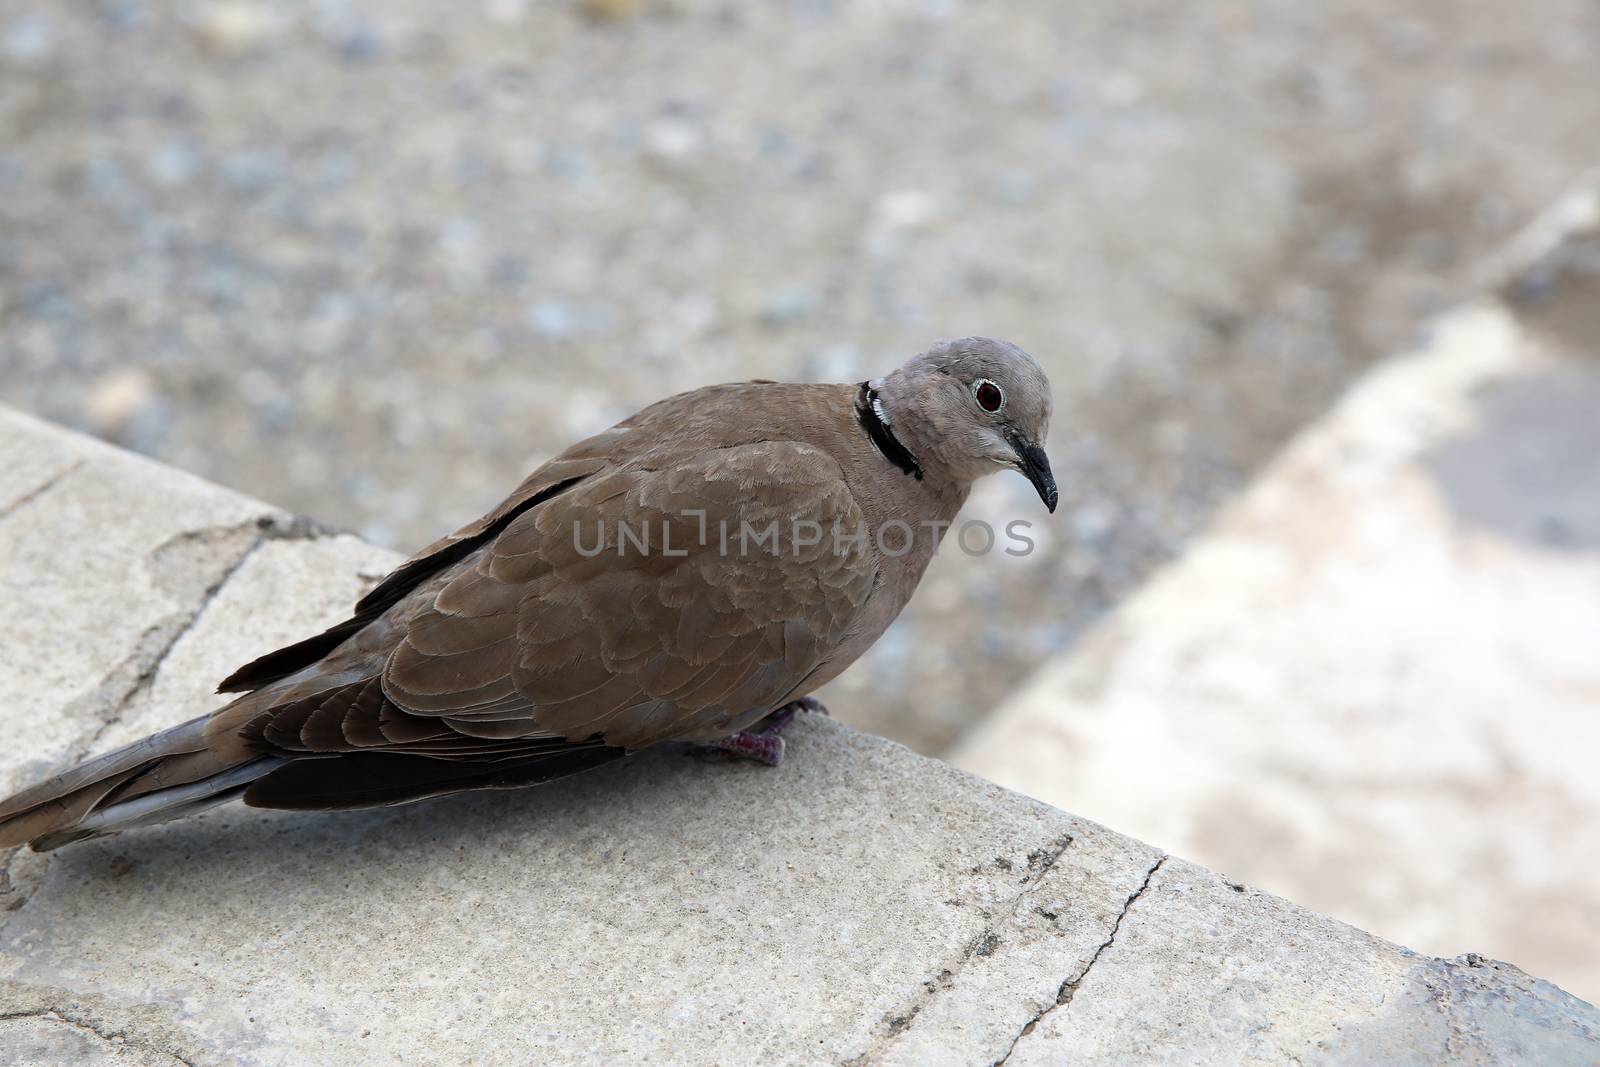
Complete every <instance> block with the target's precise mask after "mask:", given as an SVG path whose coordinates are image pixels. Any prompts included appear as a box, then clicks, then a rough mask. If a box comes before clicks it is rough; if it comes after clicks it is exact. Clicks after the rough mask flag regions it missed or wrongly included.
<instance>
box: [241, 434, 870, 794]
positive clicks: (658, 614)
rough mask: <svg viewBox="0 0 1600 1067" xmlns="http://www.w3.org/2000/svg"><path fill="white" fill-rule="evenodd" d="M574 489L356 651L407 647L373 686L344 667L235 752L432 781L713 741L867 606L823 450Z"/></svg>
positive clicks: (845, 495) (844, 500)
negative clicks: (497, 767)
mask: <svg viewBox="0 0 1600 1067" xmlns="http://www.w3.org/2000/svg"><path fill="white" fill-rule="evenodd" d="M576 477H577V480H576V481H575V482H572V481H570V480H568V479H557V480H556V481H555V483H554V484H555V485H556V486H557V487H558V490H557V491H555V492H553V493H545V494H544V495H540V493H541V490H538V489H535V490H534V492H533V493H532V494H531V496H532V497H536V498H537V499H535V500H534V501H533V502H532V503H531V504H530V505H528V506H525V507H523V508H520V509H517V508H513V509H511V514H510V515H509V518H508V519H507V520H506V521H503V522H501V523H499V524H496V523H495V522H493V521H490V522H488V523H486V524H485V531H486V532H485V533H483V534H482V535H481V536H482V537H483V538H484V539H483V540H482V542H481V543H479V544H476V545H473V546H472V547H470V548H469V550H468V552H467V553H466V554H465V555H464V556H463V557H462V558H460V559H459V560H452V561H447V564H446V566H445V569H444V570H443V571H441V572H440V573H439V574H437V575H435V576H433V577H431V578H430V579H429V580H428V581H426V582H425V583H423V584H422V585H421V586H418V587H417V588H416V589H415V590H413V592H411V593H410V594H407V596H408V597H409V601H410V602H409V603H403V604H400V605H399V609H397V610H396V611H394V612H391V613H390V614H389V615H388V616H386V617H385V618H383V619H379V620H377V621H376V622H375V623H373V624H372V625H371V627H370V628H369V630H368V632H367V633H364V634H362V635H361V636H360V637H358V638H357V639H356V640H355V641H354V642H352V643H353V644H354V645H357V646H359V645H361V644H362V643H363V642H365V641H371V640H374V639H375V638H374V636H373V635H374V634H378V635H381V634H383V633H384V632H385V631H386V630H390V629H393V630H394V631H395V634H394V636H392V637H390V638H386V639H385V643H386V644H387V646H388V651H387V652H386V654H385V655H383V656H382V657H381V668H380V669H379V670H378V671H376V672H371V671H369V672H366V673H365V675H364V676H356V677H351V676H349V675H347V674H343V673H341V671H340V670H339V669H338V668H339V667H340V663H341V655H343V654H344V653H342V652H341V653H340V654H336V655H334V656H332V657H330V658H329V660H328V661H326V662H325V663H324V664H322V665H320V666H319V667H318V669H317V670H316V671H314V672H311V675H310V677H308V678H305V679H302V680H296V679H289V680H288V683H287V684H284V685H282V686H279V687H276V688H278V689H281V692H280V693H276V694H274V696H275V699H272V700H271V701H270V702H263V703H264V706H263V705H262V704H258V705H256V707H255V709H254V710H253V712H252V714H251V716H250V717H249V718H248V720H246V721H243V722H242V723H238V724H237V727H238V732H239V736H240V737H241V738H242V739H243V740H244V741H246V742H247V743H248V744H249V745H250V747H251V748H252V749H254V750H256V751H261V752H267V753H273V754H282V755H302V754H309V753H328V754H333V753H362V752H365V753H373V754H376V753H380V752H381V753H384V754H386V755H388V754H405V755H408V756H417V757H429V760H428V766H429V768H430V773H431V769H433V768H436V766H437V762H438V761H440V760H448V761H454V762H458V763H459V762H467V763H476V764H482V763H499V764H502V765H505V764H510V763H512V762H516V763H518V764H520V763H523V762H527V761H534V762H538V761H547V762H549V761H559V760H563V759H567V758H568V757H570V756H572V755H574V754H575V752H577V751H580V750H582V751H587V750H593V749H597V748H608V749H614V748H634V747H639V746H643V745H648V744H651V743H653V742H656V741H660V740H664V739H670V738H692V739H709V738H712V737H717V736H721V735H723V734H726V733H728V732H731V731H732V730H736V729H738V728H740V726H741V725H742V724H743V723H746V722H748V721H750V720H751V719H752V718H753V717H759V716H760V715H762V714H765V713H766V712H767V711H770V710H771V709H773V708H775V707H777V706H778V705H779V704H781V703H783V702H784V700H785V699H786V698H787V697H788V696H789V695H790V694H791V693H793V692H794V691H795V690H796V689H797V688H798V687H800V686H801V685H803V684H804V682H805V681H806V679H807V678H808V677H809V676H810V675H811V674H812V673H813V672H815V671H816V670H817V669H818V668H819V667H820V666H822V665H823V664H824V663H826V661H827V658H828V656H829V654H830V653H831V652H832V651H833V650H834V649H836V648H837V647H838V646H839V645H840V644H841V643H842V642H843V640H844V638H845V636H846V635H847V633H848V632H849V630H850V627H851V624H852V623H853V622H854V621H855V620H856V619H857V617H858V615H859V613H860V611H861V610H862V608H863V607H864V606H865V604H866V602H867V600H868V598H869V597H870V596H871V593H872V590H873V586H874V579H875V574H876V570H875V566H874V564H873V562H872V559H871V557H870V555H869V553H868V551H867V547H866V543H865V542H864V541H861V540H857V539H852V538H851V537H850V535H852V534H855V533H857V532H858V531H859V530H860V529H861V527H862V524H863V518H862V514H861V511H860V509H859V508H858V507H857V505H856V502H855V500H854V498H853V497H852V496H851V494H850V491H849V489H848V487H847V486H846V484H845V481H844V476H843V473H842V471H841V470H840V468H839V465H838V463H837V462H836V461H835V460H834V459H832V458H831V457H830V456H828V455H827V454H826V453H824V452H823V451H821V450H820V449H818V448H816V447H814V446H811V445H808V444H803V443H799V442H793V441H773V440H763V441H755V442H750V443H745V444H737V445H720V446H716V447H701V446H697V445H689V444H686V443H685V442H684V441H682V440H672V441H667V442H664V443H663V444H662V445H661V446H660V447H658V448H656V449H654V450H650V451H646V452H644V453H642V454H639V455H636V456H634V457H633V458H631V459H629V460H628V461H626V462H624V463H622V464H621V465H612V464H609V463H606V464H602V469H601V470H600V471H598V472H596V473H593V474H590V475H587V476H576ZM836 531H837V532H838V536H839V540H837V541H836V540H835V536H836V534H835V532H836ZM459 540H460V541H463V542H470V540H471V537H470V536H469V537H465V538H460V539H459ZM841 548H842V551H841V550H840V549H841ZM448 550H449V549H448V547H447V548H446V549H445V551H448ZM397 573H398V572H397ZM391 580H393V579H391ZM380 588H381V587H380ZM356 674H358V675H360V674H361V672H356ZM260 695H262V696H265V695H266V694H260ZM378 766H384V767H392V768H393V769H394V770H396V771H399V770H402V769H404V768H403V766H402V765H401V764H388V763H384V764H381V765H380V764H374V767H378ZM338 773H342V772H340V771H338V770H337V769H336V768H335V767H333V766H332V765H329V766H327V767H326V768H325V769H324V768H319V767H314V766H307V767H306V768H304V769H303V770H302V771H299V772H295V773H293V774H279V775H277V776H275V777H274V779H273V781H272V782H270V783H269V782H266V781H263V782H262V783H260V785H261V787H263V788H273V787H274V785H275V784H276V788H275V791H276V789H281V788H285V787H287V786H289V785H290V784H291V783H292V782H293V781H295V780H297V779H298V778H299V777H302V776H315V777H322V776H331V775H335V774H338ZM463 773H465V769H463ZM475 773H481V772H475ZM452 780H453V779H452ZM474 784H481V783H477V782H475V783H474ZM252 799H255V798H252ZM279 800H281V798H276V797H275V798H274V802H278V801H279Z"/></svg>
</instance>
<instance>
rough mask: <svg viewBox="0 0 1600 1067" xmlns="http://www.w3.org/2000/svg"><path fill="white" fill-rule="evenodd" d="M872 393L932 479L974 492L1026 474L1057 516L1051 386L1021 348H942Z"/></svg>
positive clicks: (986, 342)
mask: <svg viewBox="0 0 1600 1067" xmlns="http://www.w3.org/2000/svg"><path fill="white" fill-rule="evenodd" d="M867 386H868V388H869V389H871V390H873V391H874V392H875V394H876V399H877V413H878V416H879V417H880V418H882V419H884V420H886V421H887V423H888V425H889V428H890V430H891V431H892V432H893V434H894V436H895V438H896V439H898V440H899V442H900V443H901V444H902V445H904V446H905V448H906V450H907V451H908V452H910V453H911V455H912V456H913V457H914V458H915V459H916V462H917V464H918V465H919V466H920V467H921V468H922V469H923V471H924V472H926V475H927V476H928V477H932V478H939V479H944V480H948V481H953V482H957V483H961V484H969V483H971V482H974V481H976V480H977V479H979V478H981V477H983V476H984V475H985V474H993V473H994V472H995V471H1002V470H1014V471H1020V472H1021V473H1022V475H1023V476H1024V477H1026V478H1027V479H1028V481H1030V482H1032V483H1033V487H1034V488H1035V489H1037V490H1038V491H1039V498H1040V499H1041V500H1043V501H1044V504H1045V507H1047V508H1049V509H1050V510H1051V511H1054V510H1055V509H1056V481H1055V477H1054V476H1053V475H1052V474H1051V473H1050V460H1049V459H1048V458H1047V457H1046V456H1045V454H1044V439H1045V434H1046V433H1047V432H1048V431H1049V429H1050V382H1049V380H1048V379H1047V378H1045V376H1044V371H1043V370H1042V369H1040V367H1039V364H1038V362H1037V361H1036V360H1035V359H1034V358H1033V357H1032V356H1030V355H1028V353H1026V352H1024V351H1023V350H1022V349H1020V348H1018V347H1017V346H1016V345H1014V344H1011V343H1010V342H1008V341H997V340H995V339H994V338H992V337H963V338H962V339H961V340H959V341H942V342H940V343H939V344H936V345H934V346H933V347H932V348H930V349H928V351H926V352H924V353H923V354H922V355H920V356H916V357H915V358H913V359H911V360H909V361H907V362H906V364H905V365H904V366H902V367H901V368H900V369H898V370H896V371H895V372H894V373H892V374H890V375H889V376H887V377H885V378H878V379H875V380H873V381H871V382H868V383H867Z"/></svg>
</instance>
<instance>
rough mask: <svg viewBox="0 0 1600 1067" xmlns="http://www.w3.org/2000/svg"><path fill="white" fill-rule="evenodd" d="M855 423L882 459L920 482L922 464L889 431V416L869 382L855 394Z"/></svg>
mask: <svg viewBox="0 0 1600 1067" xmlns="http://www.w3.org/2000/svg"><path fill="white" fill-rule="evenodd" d="M856 421H857V422H859V423H860V424H861V428H862V429H863V430H865V431H866V432H867V436H868V437H869V438H871V439H872V444H873V447H875V448H876V449H877V450H878V451H879V452H881V453H882V454H883V458H884V459H886V460H888V461H889V462H890V463H893V464H894V465H895V466H896V467H899V468H900V469H901V470H903V471H905V472H906V473H907V474H909V475H911V476H912V477H913V478H915V479H916V480H917V481H919V482H920V481H922V464H920V463H918V462H917V457H916V456H913V455H912V454H911V452H910V450H909V449H907V448H906V446H905V445H903V444H901V443H900V438H898V437H896V436H895V435H894V430H892V429H890V427H889V416H888V415H887V414H885V412H884V410H883V403H882V401H880V400H879V399H878V391H877V390H876V389H874V388H872V383H871V382H862V383H861V391H860V392H858V393H857V394H856Z"/></svg>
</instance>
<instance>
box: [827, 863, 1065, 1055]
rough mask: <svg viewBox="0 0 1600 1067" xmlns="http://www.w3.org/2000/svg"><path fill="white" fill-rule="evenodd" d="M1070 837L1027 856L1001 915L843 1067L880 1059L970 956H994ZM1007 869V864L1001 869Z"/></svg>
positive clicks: (924, 986)
mask: <svg viewBox="0 0 1600 1067" xmlns="http://www.w3.org/2000/svg"><path fill="white" fill-rule="evenodd" d="M1072 841H1073V838H1072V835H1071V834H1063V835H1061V836H1060V837H1057V838H1056V839H1055V840H1053V841H1051V842H1050V843H1049V844H1048V845H1046V846H1043V847H1041V848H1037V849H1035V850H1034V851H1033V852H1031V853H1029V855H1028V868H1027V869H1028V874H1027V875H1025V876H1024V877H1023V879H1022V889H1021V890H1020V891H1019V892H1018V893H1017V895H1016V896H1014V897H1012V898H1011V900H1010V901H1009V902H1008V903H1007V904H1006V905H1004V906H1003V908H1002V914H1001V915H1000V917H999V918H996V919H994V920H992V921H991V922H989V923H988V925H986V926H985V927H984V928H983V929H982V930H980V931H979V932H978V934H977V936H975V937H974V938H973V939H972V940H971V941H969V942H968V943H967V946H966V948H965V949H963V950H962V953H961V955H960V957H959V958H957V959H956V960H955V961H954V962H952V963H951V964H950V965H948V966H946V967H943V968H941V969H940V970H939V973H938V974H936V975H934V976H933V977H932V978H929V979H927V980H925V981H924V982H923V983H922V992H921V993H920V994H918V996H917V997H916V999H915V1000H914V1001H913V1002H912V1003H911V1005H910V1006H909V1007H907V1008H906V1009H905V1010H904V1011H900V1012H895V1013H894V1014H892V1015H890V1016H889V1017H888V1018H887V1019H886V1020H885V1022H884V1027H883V1029H882V1031H881V1032H880V1033H879V1035H878V1037H877V1038H876V1039H875V1040H874V1041H873V1042H872V1044H871V1045H870V1046H869V1047H868V1049H867V1051H865V1052H863V1053H862V1054H861V1055H859V1056H856V1057H854V1058H853V1059H849V1060H846V1061H845V1064H844V1067H861V1065H864V1064H868V1063H871V1062H872V1061H873V1060H875V1059H876V1058H878V1057H880V1056H882V1055H883V1054H884V1052H886V1051H887V1050H888V1049H889V1047H890V1046H891V1045H893V1044H894V1043H895V1041H896V1040H898V1039H899V1037H900V1035H902V1034H904V1033H905V1032H906V1031H907V1030H909V1029H911V1025H912V1023H913V1022H915V1020H916V1018H917V1016H918V1015H919V1014H921V1012H922V1010H923V1009H924V1008H926V1007H927V1006H928V1005H929V1004H930V1003H932V1002H933V1000H934V998H935V997H937V996H938V995H939V994H940V993H943V992H944V991H945V990H947V989H950V988H951V987H953V986H954V984H955V979H956V976H957V975H959V974H960V973H961V971H962V969H963V968H965V967H966V966H967V965H968V964H969V963H971V962H972V960H973V958H974V957H978V958H983V957H987V956H992V955H994V953H995V951H996V950H997V949H999V948H1000V946H1001V945H1002V944H1004V942H1003V941H1002V940H1001V938H1000V934H999V930H1000V929H1001V928H1003V927H1004V926H1005V925H1006V924H1007V923H1008V922H1009V921H1010V920H1012V919H1014V918H1015V917H1016V915H1017V912H1018V911H1019V910H1021V908H1022V904H1023V902H1024V901H1025V900H1026V899H1027V897H1028V890H1029V889H1030V888H1031V887H1032V886H1035V885H1038V884H1039V883H1040V882H1041V881H1043V880H1044V877H1045V875H1047V874H1049V873H1050V870H1051V869H1052V868H1053V867H1055V865H1056V863H1057V862H1058V861H1060V859H1061V857H1062V856H1063V855H1065V854H1066V851H1067V849H1069V848H1071V847H1072ZM1004 869H1007V870H1009V869H1010V866H1009V864H1008V865H1007V866H1006V867H1005V868H1004Z"/></svg>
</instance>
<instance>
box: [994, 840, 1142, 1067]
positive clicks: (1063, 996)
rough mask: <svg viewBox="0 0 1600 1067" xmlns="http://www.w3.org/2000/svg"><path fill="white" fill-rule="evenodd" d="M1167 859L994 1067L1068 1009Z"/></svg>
mask: <svg viewBox="0 0 1600 1067" xmlns="http://www.w3.org/2000/svg"><path fill="white" fill-rule="evenodd" d="M1166 862H1167V856H1166V854H1165V853H1163V854H1162V856H1161V858H1159V859H1157V860H1156V862H1155V865H1154V866H1153V867H1151V868H1150V869H1149V870H1148V871H1146V872H1145V873H1144V881H1142V882H1140V883H1139V888H1138V889H1135V890H1134V891H1133V893H1132V894H1131V895H1130V896H1129V897H1128V899H1127V900H1125V901H1123V902H1122V910H1121V911H1119V912H1117V918H1116V921H1115V922H1113V923H1112V924H1111V932H1110V933H1108V934H1107V935H1106V939H1105V940H1104V941H1102V942H1100V946H1099V947H1098V948H1096V949H1095V950H1094V954H1093V955H1091V956H1090V957H1089V962H1087V963H1085V964H1084V965H1083V968H1082V969H1081V970H1079V971H1078V973H1077V974H1075V975H1072V976H1070V977H1068V978H1067V980H1066V981H1064V982H1062V983H1061V988H1060V990H1058V991H1057V993H1056V1002H1055V1003H1054V1004H1051V1005H1050V1006H1049V1007H1047V1008H1045V1009H1044V1010H1043V1011H1041V1012H1039V1013H1038V1014H1037V1015H1035V1016H1034V1017H1033V1018H1031V1019H1029V1020H1028V1021H1027V1023H1026V1024H1025V1025H1024V1026H1023V1027H1022V1029H1021V1030H1019V1031H1017V1036H1016V1037H1013V1038H1012V1039H1011V1044H1010V1046H1009V1047H1008V1048H1007V1049H1006V1052H1005V1055H1004V1056H1001V1057H1000V1058H999V1059H998V1060H995V1061H994V1063H993V1064H992V1065H991V1067H1001V1065H1002V1064H1004V1063H1005V1062H1006V1061H1007V1060H1009V1059H1010V1058H1011V1055H1012V1053H1014V1052H1016V1051H1017V1045H1018V1044H1020V1043H1021V1041H1022V1039H1023V1038H1025V1037H1027V1036H1028V1035H1029V1034H1031V1033H1033V1031H1034V1030H1035V1029H1036V1028H1037V1027H1038V1025H1039V1022H1040V1020H1042V1019H1043V1018H1044V1017H1045V1016H1047V1015H1049V1014H1050V1013H1051V1012H1053V1011H1055V1010H1056V1009H1058V1008H1064V1007H1066V1006H1067V1005H1069V1004H1071V1003H1072V998H1073V996H1074V994H1076V993H1077V991H1078V986H1079V985H1080V984H1082V982H1083V980H1084V979H1085V978H1087V977H1088V976H1089V971H1090V970H1091V969H1093V967H1094V965H1095V964H1096V963H1098V962H1099V961H1100V956H1101V954H1103V953H1104V952H1105V950H1106V949H1108V948H1110V947H1111V946H1112V944H1113V943H1115V941H1116V940H1117V931H1119V930H1121V929H1122V920H1123V919H1126V918H1127V917H1128V912H1129V911H1131V910H1132V908H1133V906H1134V905H1135V904H1136V903H1138V902H1139V900H1140V898H1142V897H1143V896H1144V895H1145V892H1146V891H1147V890H1148V889H1149V888H1150V880H1151V879H1152V878H1154V877H1155V876H1156V872H1157V871H1159V870H1160V869H1161V867H1162V865H1163V864H1165V863H1166Z"/></svg>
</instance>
